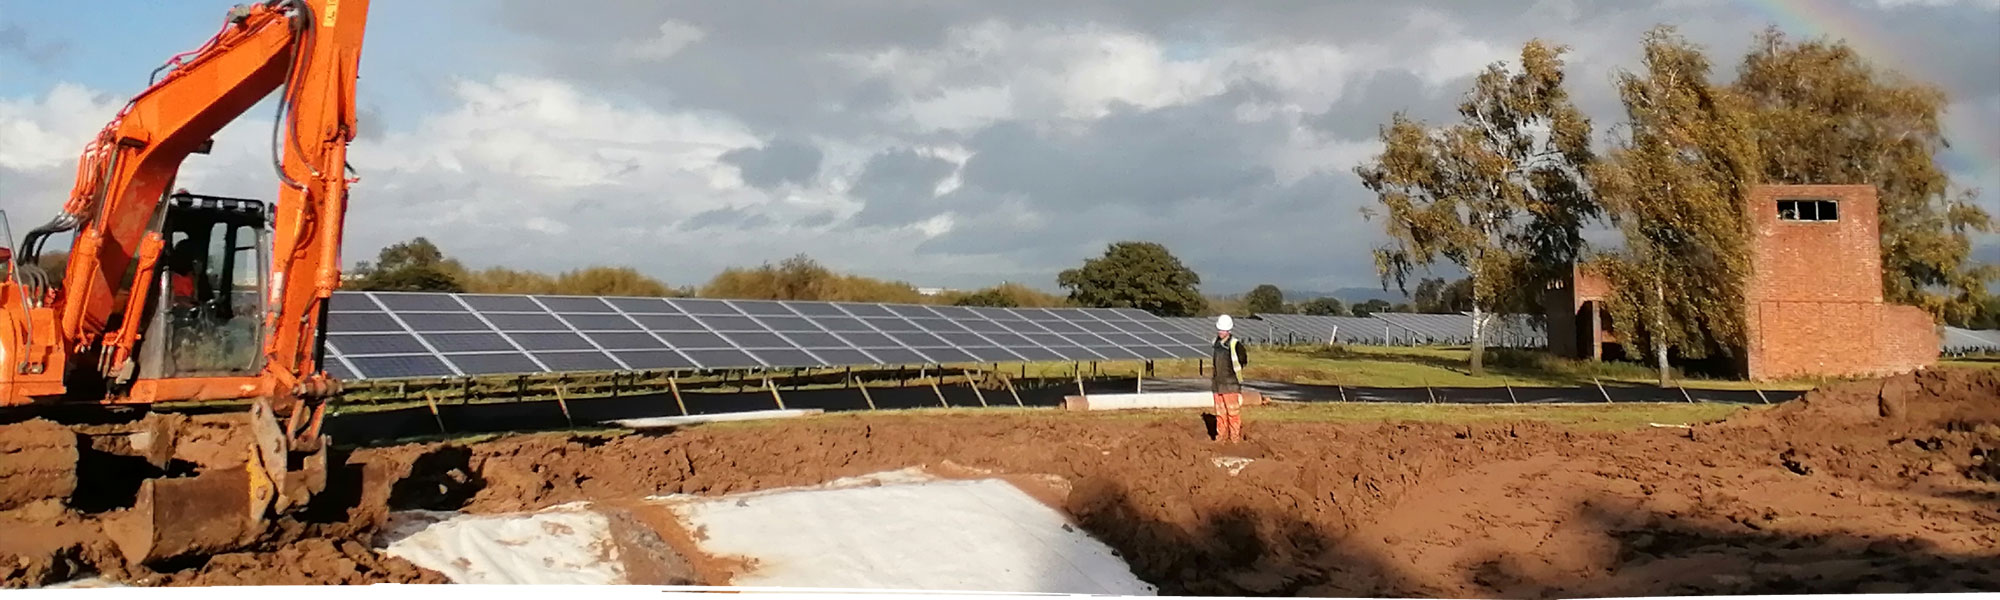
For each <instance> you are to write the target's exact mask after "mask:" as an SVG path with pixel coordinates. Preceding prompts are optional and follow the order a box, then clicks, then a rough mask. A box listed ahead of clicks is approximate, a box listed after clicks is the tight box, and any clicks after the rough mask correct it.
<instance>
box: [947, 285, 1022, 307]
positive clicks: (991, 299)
mask: <svg viewBox="0 0 2000 600" xmlns="http://www.w3.org/2000/svg"><path fill="white" fill-rule="evenodd" d="M951 305H952V306H991V307H995V308H1016V307H1019V306H1021V303H1020V302H1016V301H1015V300H1014V297H1013V296H1009V295H1007V294H1006V293H1005V292H1001V291H1000V290H997V289H992V288H988V289H984V290H980V291H977V292H973V293H970V294H966V295H965V297H963V298H959V299H958V300H955V301H953V302H952V303H951Z"/></svg>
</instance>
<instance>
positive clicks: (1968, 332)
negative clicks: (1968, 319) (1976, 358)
mask: <svg viewBox="0 0 2000 600" xmlns="http://www.w3.org/2000/svg"><path fill="white" fill-rule="evenodd" d="M1938 341H1939V345H1940V347H1939V349H1940V350H1942V351H1943V352H1944V353H1946V354H1974V353H1985V352H2000V330H1978V329H1965V328H1961V327H1951V326H1946V327H1944V334H1943V335H1942V336H1940V339H1939V340H1938Z"/></svg>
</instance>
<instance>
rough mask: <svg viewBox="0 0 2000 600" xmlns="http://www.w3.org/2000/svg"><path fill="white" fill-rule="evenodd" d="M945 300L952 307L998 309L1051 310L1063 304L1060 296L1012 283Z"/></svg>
mask: <svg viewBox="0 0 2000 600" xmlns="http://www.w3.org/2000/svg"><path fill="white" fill-rule="evenodd" d="M945 300H946V303H947V304H950V305H952V306H992V307H1000V308H1051V307H1057V306H1062V305H1063V304H1064V301H1063V298H1062V297H1061V296H1056V295H1054V294H1050V293H1047V292H1044V291H1041V290H1038V289H1035V288H1031V287H1028V286H1026V285H1022V284H1019V283H1014V282H1007V283H1002V284H1000V285H996V286H993V287H989V288H985V289H981V290H977V291H974V292H972V293H969V294H967V293H961V294H947V295H946V298H945Z"/></svg>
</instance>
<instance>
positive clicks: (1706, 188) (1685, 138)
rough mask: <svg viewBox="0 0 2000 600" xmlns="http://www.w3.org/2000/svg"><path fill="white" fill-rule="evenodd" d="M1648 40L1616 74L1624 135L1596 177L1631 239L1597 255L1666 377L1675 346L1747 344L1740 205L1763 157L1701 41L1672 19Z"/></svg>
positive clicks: (1685, 349) (1626, 317) (1688, 350)
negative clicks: (1640, 66)
mask: <svg viewBox="0 0 2000 600" xmlns="http://www.w3.org/2000/svg"><path fill="white" fill-rule="evenodd" d="M1643 45H1644V65H1645V67H1644V71H1643V72H1638V73H1635V72H1631V71H1624V72H1621V73H1619V74H1618V76H1617V88H1618V94H1619V98H1620V100H1622V101H1623V102H1624V105H1625V113H1626V122H1625V123H1623V127H1624V128H1625V136H1624V138H1623V139H1619V140H1615V141H1614V143H1613V148H1612V150H1611V151H1610V153H1609V154H1608V156H1607V157H1606V159H1605V160H1604V161H1602V162H1600V163H1599V164H1598V165H1596V166H1595V168H1593V170H1592V173H1593V176H1592V180H1593V184H1594V186H1595V188H1596V189H1597V191H1598V193H1599V194H1600V196H1601V198H1602V199H1603V201H1604V203H1605V206H1606V207H1607V208H1608V209H1609V211H1610V216H1611V218H1612V221H1613V222H1614V223H1616V224H1618V225H1619V228H1620V229H1621V230H1622V231H1623V232H1624V234H1625V249H1624V250H1623V251H1622V252H1619V253H1616V254H1613V255H1610V256H1608V257H1606V259H1605V260H1603V261H1600V264H1602V265H1604V267H1605V270H1606V275H1607V278H1608V279H1609V280H1610V282H1611V287H1612V289H1613V297H1612V299H1611V302H1609V306H1608V308H1609V309H1610V312H1611V314H1612V318H1613V319H1614V321H1615V322H1618V323H1633V324H1642V325H1641V326H1638V327H1632V328H1631V330H1632V331H1634V332H1635V333H1637V334H1638V335H1637V336H1635V338H1634V339H1643V340H1644V341H1645V343H1646V344H1647V345H1648V346H1650V347H1651V348H1652V350H1653V354H1654V359H1655V360H1656V361H1657V364H1658V367H1659V369H1660V382H1661V384H1662V385H1665V384H1666V382H1667V381H1668V380H1669V379H1670V378H1671V373H1670V372H1669V370H1668V365H1667V352H1668V348H1669V347H1670V346H1671V347H1677V348H1679V349H1680V351H1681V353H1682V354H1683V355H1684V356H1687V357H1690V358H1699V357H1704V356H1708V355H1710V354H1711V353H1713V352H1717V351H1719V352H1722V353H1725V354H1729V353H1733V352H1734V349H1736V348H1740V347H1742V341H1743V331H1744V323H1743V319H1744V314H1743V308H1742V306H1743V303H1742V298H1743V286H1744V284H1745V277H1746V275H1747V274H1748V272H1749V268H1750V265H1749V263H1750V253H1749V229H1748V227H1749V225H1748V222H1749V219H1748V218H1747V217H1746V213H1745V212H1744V208H1743V207H1744V206H1745V196H1746V194H1747V193H1748V191H1749V188H1750V186H1752V185H1755V184H1756V182H1757V179H1758V173H1757V169H1758V162H1759V158H1758V153H1757V148H1756V144H1755V141H1754V135H1753V134H1752V133H1751V131H1750V128H1751V124H1750V119H1749V112H1748V110H1747V106H1746V105H1745V103H1744V102H1743V99H1742V98H1740V97H1739V96H1737V95H1735V94H1732V93H1731V92H1730V91H1729V90H1728V89H1727V88H1724V87H1722V86H1717V85H1714V84H1711V83H1709V81H1708V75H1709V70H1710V66H1709V63H1708V59H1707V58H1706V57H1705V56H1704V55H1703V54H1702V51H1701V50H1700V49H1699V48H1697V47H1695V46H1694V45H1692V44H1690V43H1689V42H1687V41H1686V40H1685V39H1682V38H1681V37H1680V35H1679V34H1678V32H1676V31H1675V30H1674V28H1672V27H1670V26H1662V27H1657V28H1654V29H1653V30H1651V31H1649V32H1647V34H1646V36H1645V39H1644V42H1643ZM1626 352H1627V353H1628V354H1632V353H1634V352H1635V348H1634V347H1632V346H1627V347H1626Z"/></svg>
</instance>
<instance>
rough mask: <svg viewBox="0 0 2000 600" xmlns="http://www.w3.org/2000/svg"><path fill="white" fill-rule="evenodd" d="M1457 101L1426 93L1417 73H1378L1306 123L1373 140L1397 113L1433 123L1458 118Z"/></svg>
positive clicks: (1336, 133)
mask: <svg viewBox="0 0 2000 600" xmlns="http://www.w3.org/2000/svg"><path fill="white" fill-rule="evenodd" d="M1448 87H1451V88H1457V87H1460V86H1448ZM1459 91H1462V90H1459ZM1454 98H1456V96H1455V95H1454V96H1449V97H1436V96H1431V95H1429V94H1427V93H1426V92H1425V90H1424V81H1423V79H1421V78H1418V77H1417V74H1415V73H1411V72H1409V71H1404V70H1400V69H1398V70H1389V71H1376V72H1374V73H1373V74H1371V75H1369V76H1368V78H1367V79H1364V80H1361V81H1359V82H1356V83H1355V84H1353V85H1352V86H1350V87H1349V88H1348V89H1347V92H1346V93H1345V94H1343V95H1342V97H1341V99H1340V101H1339V102H1335V103H1334V104H1333V106H1331V107H1328V108H1327V110H1326V112H1323V113H1320V114H1319V115H1318V116H1315V117H1311V118H1309V119H1307V124H1309V125H1311V126H1312V127H1313V128H1315V129H1318V130H1319V131H1321V132H1323V133H1327V134H1331V135H1333V136H1334V137H1337V138H1341V139H1350V140H1352V139H1365V138H1373V137H1375V136H1376V135H1377V133H1378V132H1379V128H1380V127H1382V126H1383V125H1385V124H1387V123H1388V121H1389V115H1392V114H1395V113H1396V112H1398V111H1402V112H1407V113H1409V115H1410V117H1411V118H1414V119H1421V120H1424V121H1427V122H1431V123H1440V122H1444V121H1447V120H1450V119H1452V118H1454V116H1455V112H1454V111H1455V108H1454V105H1455V104H1456V103H1455V101H1454V100H1453V99H1454Z"/></svg>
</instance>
